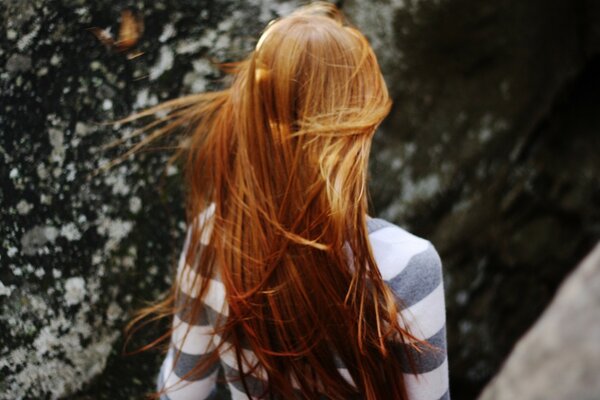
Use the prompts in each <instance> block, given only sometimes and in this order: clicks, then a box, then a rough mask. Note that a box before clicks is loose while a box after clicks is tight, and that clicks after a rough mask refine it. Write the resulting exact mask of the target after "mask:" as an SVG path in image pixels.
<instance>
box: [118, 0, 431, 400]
mask: <svg viewBox="0 0 600 400" xmlns="http://www.w3.org/2000/svg"><path fill="white" fill-rule="evenodd" d="M228 66H229V67H230V68H231V72H232V74H233V80H232V83H231V85H230V87H229V88H227V89H224V90H221V91H215V92H210V93H202V94H195V95H190V96H187V97H183V98H180V99H176V100H172V101H168V102H166V103H163V104H161V105H159V106H157V107H153V108H150V109H148V110H146V111H144V112H141V113H139V114H137V115H134V116H133V117H130V118H127V119H125V121H131V120H133V119H137V118H140V117H145V116H149V115H152V114H155V113H157V112H158V111H165V110H166V111H168V113H167V115H166V116H164V117H162V118H158V119H156V120H154V122H152V123H150V124H148V125H146V127H144V128H142V130H141V131H148V130H149V129H152V130H153V131H152V133H151V134H150V135H149V136H147V137H146V138H145V139H144V140H143V141H142V142H140V143H139V144H138V145H137V146H135V147H134V148H132V150H130V151H136V150H138V149H139V148H140V147H141V146H144V145H146V144H147V143H148V142H150V141H153V140H155V139H157V138H159V137H161V136H163V135H165V134H167V133H172V132H175V131H178V132H183V134H184V140H183V141H182V142H181V144H180V146H179V149H178V151H177V153H176V154H175V157H176V158H179V159H183V161H184V171H185V182H186V185H187V186H186V190H187V208H186V210H187V217H188V222H189V226H190V227H191V229H192V230H191V240H190V243H191V244H190V246H189V249H188V253H187V255H186V260H187V263H188V264H189V265H191V266H192V268H193V269H194V272H196V274H195V276H197V277H200V278H198V279H197V281H195V282H192V284H193V285H195V287H196V288H197V293H198V297H197V298H191V297H190V298H189V299H188V304H179V302H177V306H175V304H176V301H175V300H176V298H177V296H178V293H179V291H180V288H179V286H178V283H177V282H175V284H174V286H173V290H172V291H171V294H170V296H169V298H168V299H167V300H165V301H164V302H161V303H160V304H157V305H156V306H153V307H151V308H149V309H146V310H144V312H143V313H142V314H141V315H140V317H138V318H137V319H136V320H134V321H133V324H134V325H135V324H137V323H138V322H140V320H141V319H143V318H144V317H147V316H148V315H150V314H153V313H156V314H160V315H171V316H172V315H174V314H175V313H177V312H181V310H182V309H185V310H189V312H190V314H191V315H192V316H193V315H194V314H197V313H199V312H200V307H202V299H203V297H204V296H205V294H206V292H207V288H208V282H209V280H208V279H202V277H213V276H215V275H217V274H218V275H219V276H220V278H219V279H220V280H221V281H222V282H223V285H224V287H225V289H226V302H227V304H228V307H229V313H228V317H227V318H226V320H225V321H223V323H222V324H220V325H219V326H217V327H215V333H216V334H218V336H219V338H220V339H221V341H220V342H219V346H227V345H229V344H231V345H233V347H234V349H235V352H236V355H237V360H238V363H240V364H241V363H243V362H244V358H243V352H242V349H241V348H242V345H244V346H246V347H247V348H249V349H251V350H252V351H253V352H254V354H255V355H256V358H257V360H258V361H259V363H260V367H261V368H264V370H265V371H266V375H267V377H268V385H267V386H268V390H269V392H270V393H265V396H268V395H269V394H273V395H276V396H281V397H283V398H292V397H293V396H294V393H295V391H294V385H295V386H296V388H297V389H300V391H301V392H302V393H303V395H304V396H305V397H306V398H310V399H312V398H317V397H319V396H321V395H325V396H326V397H327V398H332V399H348V398H353V397H363V398H366V399H383V398H393V399H402V398H406V388H405V384H404V381H403V374H402V372H401V371H402V370H403V369H405V368H403V367H402V363H406V360H408V361H409V364H411V365H412V362H411V361H410V360H411V357H410V354H411V352H412V351H413V350H415V348H417V347H418V346H419V344H420V341H419V340H417V339H416V338H414V337H413V336H412V335H411V334H410V333H409V332H408V331H407V330H406V329H405V326H406V325H405V324H404V323H403V322H402V318H401V315H400V314H399V301H400V299H397V298H395V297H394V295H393V294H392V293H391V291H390V289H389V288H388V287H387V286H386V285H385V284H384V282H383V280H382V277H381V275H380V273H379V271H378V268H377V266H376V264H375V261H374V258H373V254H372V250H371V247H370V244H369V238H368V231H367V226H366V218H367V207H368V205H367V186H366V181H367V165H368V156H369V150H370V145H371V139H372V136H373V134H374V132H375V130H376V128H377V127H378V126H379V124H380V123H381V121H382V120H383V119H384V117H385V116H386V115H387V114H388V112H389V110H390V107H391V100H390V97H389V95H388V91H387V88H386V85H385V82H384V79H383V77H382V74H381V71H380V68H379V65H378V63H377V59H376V56H375V54H374V52H373V50H372V49H371V47H370V45H369V43H368V41H367V39H366V38H365V37H364V36H363V34H361V32H360V31H358V30H357V29H356V28H354V27H353V26H351V25H350V24H349V23H348V22H347V21H346V20H345V18H344V17H343V15H342V13H341V12H340V11H339V10H338V9H337V8H336V7H335V6H334V5H332V4H328V3H325V2H317V3H313V4H311V5H308V6H304V7H301V8H299V9H298V10H296V11H295V12H294V13H293V14H291V15H289V16H287V17H283V18H280V19H277V20H275V21H273V22H272V23H270V24H269V25H268V26H267V28H266V29H265V30H264V31H263V33H262V35H261V36H260V39H259V41H258V43H257V45H256V48H255V50H254V51H252V52H251V53H250V54H249V56H248V57H247V58H246V59H245V60H243V61H241V62H238V63H234V64H229V65H228ZM141 131H140V132H141ZM209 208H211V209H213V213H212V216H211V218H212V222H211V224H210V225H211V226H212V231H211V232H210V235H209V239H208V244H206V245H201V244H200V242H201V241H200V240H199V239H200V238H201V237H202V236H203V235H204V234H205V233H206V232H205V230H206V229H207V228H206V227H207V225H208V224H199V223H197V222H198V219H197V217H198V215H200V214H202V212H204V211H205V210H207V209H209ZM169 333H170V332H167V333H166V334H165V335H164V336H163V339H164V338H167V337H168V335H169ZM218 352H219V350H216V351H215V352H214V353H213V355H212V357H208V358H205V359H204V362H203V363H201V364H199V365H197V366H196V367H195V369H194V374H196V373H201V372H202V371H204V370H206V369H207V368H208V366H209V364H210V363H211V362H212V361H214V360H215V359H217V358H218V357H219V354H218ZM336 358H339V359H340V360H341V361H342V362H343V364H344V365H345V366H346V367H347V368H348V372H349V374H350V376H351V378H352V380H353V382H354V385H352V384H351V383H349V382H348V381H346V380H345V379H344V378H343V377H342V376H341V375H340V373H339V372H338V370H337V368H336ZM238 367H239V368H238V369H239V370H240V371H246V372H251V370H252V369H251V368H250V369H249V368H247V367H246V368H242V365H238ZM242 379H244V376H242ZM292 382H293V383H292Z"/></svg>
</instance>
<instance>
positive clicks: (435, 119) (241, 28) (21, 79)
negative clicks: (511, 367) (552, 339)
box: [0, 0, 600, 399]
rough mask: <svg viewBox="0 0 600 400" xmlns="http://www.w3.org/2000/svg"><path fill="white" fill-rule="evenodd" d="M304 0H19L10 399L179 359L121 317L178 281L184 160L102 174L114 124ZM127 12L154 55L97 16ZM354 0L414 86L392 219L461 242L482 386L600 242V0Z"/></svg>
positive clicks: (382, 137)
mask: <svg viewBox="0 0 600 400" xmlns="http://www.w3.org/2000/svg"><path fill="white" fill-rule="evenodd" d="M299 3H300V2H299V1H275V0H218V1H217V0H214V1H209V0H204V1H198V0H193V1H192V0H181V1H176V2H167V1H145V0H141V1H135V2H134V1H130V2H110V1H108V0H100V1H90V0H32V1H17V0H6V1H4V2H0V179H1V185H0V203H1V204H2V208H1V211H0V238H1V239H0V240H1V241H2V246H1V247H0V266H1V267H0V282H1V284H0V399H4V398H6V399H18V398H58V397H70V398H78V399H92V398H94V399H95V398H111V399H125V398H140V397H141V396H142V395H143V394H144V393H146V392H147V391H148V390H151V388H152V387H153V381H154V377H155V374H156V371H157V370H158V365H157V363H158V362H159V360H160V354H156V353H146V354H143V355H138V356H132V357H123V356H122V355H121V350H122V345H123V338H122V327H123V324H124V322H125V321H126V320H127V319H128V318H129V316H130V313H131V311H132V310H134V309H136V308H138V307H139V306H140V305H141V304H142V302H143V301H150V300H153V299H156V298H158V297H159V296H160V293H162V292H163V291H164V290H165V289H166V288H167V286H168V277H169V276H170V272H171V267H172V266H173V262H174V260H175V257H176V255H177V252H178V251H179V246H180V245H181V239H182V231H183V228H184V227H183V225H182V222H183V217H184V216H183V210H182V194H181V182H180V175H179V172H178V171H177V170H176V169H168V170H164V168H163V166H164V164H165V162H166V159H167V156H168V154H165V153H164V152H163V153H161V152H151V153H143V154H140V155H138V156H137V157H136V158H135V159H131V160H127V161H126V162H125V163H123V164H122V165H121V166H119V167H117V168H115V169H114V170H112V171H111V172H109V173H107V174H105V175H100V176H97V177H94V178H93V179H86V177H87V176H88V174H89V172H90V171H92V170H93V169H94V168H96V167H97V166H99V165H101V164H102V163H104V162H106V161H107V160H109V159H110V158H111V157H114V156H116V155H118V154H119V151H121V150H124V149H117V151H112V152H106V151H105V152H103V151H101V150H100V146H101V145H102V144H104V143H107V142H109V141H110V140H111V139H114V138H117V137H120V136H121V135H124V134H127V132H129V130H128V129H131V128H124V127H121V128H118V129H112V128H111V127H109V126H107V125H103V124H101V123H102V122H106V121H109V120H112V119H116V118H119V117H122V116H125V115H127V114H129V113H130V112H132V111H134V110H137V109H141V108H143V107H146V106H149V105H153V104H156V103H157V102H159V101H162V100H165V99H169V98H173V97H176V96H179V95H181V94H184V93H190V92H198V91H203V90H210V89H214V88H217V87H219V85H220V82H219V78H220V77H221V75H220V73H219V72H218V71H217V70H216V69H215V68H214V66H213V65H212V64H211V60H218V61H232V60H236V59H239V58H241V57H242V56H243V55H245V54H246V53H247V52H248V51H249V50H250V49H251V48H252V46H253V45H254V40H255V38H256V36H257V34H258V33H259V32H260V30H261V29H262V27H263V26H264V24H265V23H266V22H267V21H268V20H270V19H271V18H273V17H275V16H277V15H281V14H286V13H288V12H289V11H290V10H292V9H293V8H294V7H295V6H296V5H297V4H299ZM128 7H131V8H133V9H135V10H137V12H139V13H140V15H142V16H143V19H144V25H145V31H144V34H143V36H142V38H141V40H140V41H139V43H138V44H137V45H136V47H135V49H136V50H137V51H141V52H143V54H142V55H141V56H139V57H137V58H133V59H129V58H128V57H127V55H126V54H125V53H119V52H116V51H114V49H110V48H107V47H106V46H104V45H102V44H101V43H100V42H99V41H98V40H97V39H96V38H95V37H94V36H93V35H92V34H91V33H90V32H89V31H88V28H90V27H94V26H96V27H100V28H109V29H110V31H111V32H112V33H113V34H114V33H115V32H117V31H118V26H119V17H120V14H121V12H122V10H123V9H125V8H128ZM343 8H344V10H346V11H347V13H348V14H349V16H350V17H351V18H352V20H354V21H355V23H356V24H357V25H358V26H359V27H360V28H361V29H362V30H363V31H364V32H365V33H366V34H367V36H369V38H370V40H371V42H372V43H373V45H374V47H375V48H376V51H377V53H378V56H379V58H380V60H381V64H382V66H383V70H384V74H385V76H386V79H387V81H388V84H389V86H390V88H391V92H392V95H393V98H394V109H393V110H392V113H391V115H390V117H389V118H388V120H387V121H386V122H385V123H384V125H383V126H382V127H381V130H380V132H378V134H377V135H376V136H375V143H374V151H373V160H372V165H371V168H372V181H371V189H372V197H373V205H374V213H375V214H377V215H378V216H381V217H384V218H388V219H390V220H392V221H394V222H397V223H399V224H401V225H403V226H405V227H406V228H407V229H409V230H411V231H414V232H415V233H417V234H420V235H422V236H424V237H427V238H429V239H431V240H432V242H433V243H434V244H435V245H436V247H437V249H438V251H439V252H440V254H441V255H442V259H443V261H444V267H445V269H444V271H445V277H446V288H447V304H448V338H449V352H450V369H451V385H452V393H453V397H454V398H460V399H463V398H464V399H467V398H473V397H475V396H476V394H477V393H478V391H479V390H480V388H481V387H482V385H483V384H484V383H485V382H486V381H487V380H488V379H489V378H490V377H491V376H492V375H493V374H494V372H495V371H496V370H497V368H498V367H499V365H500V364H501V362H502V360H503V359H504V357H505V356H506V355H507V354H508V353H509V351H510V349H511V348H512V346H513V344H514V343H515V341H516V340H517V338H518V337H519V336H520V335H521V334H522V333H523V332H524V331H525V330H526V329H527V328H528V327H529V326H530V325H531V324H532V323H533V321H534V320H535V319H536V318H537V316H538V315H539V314H540V313H541V312H542V310H543V309H544V307H545V305H546V304H547V303H548V301H550V299H551V298H552V295H553V293H554V290H555V288H556V287H557V285H558V284H559V282H560V281H561V279H562V278H563V277H564V276H565V274H567V273H568V272H569V271H570V270H571V268H572V266H573V265H574V263H575V262H576V260H578V259H580V258H581V257H582V256H583V254H585V253H586V252H587V251H588V250H589V249H590V247H591V246H592V244H593V243H595V242H596V241H597V240H598V238H599V237H600V210H599V208H598V206H597V205H598V204H600V173H599V172H600V152H598V151H597V149H598V148H600V135H599V134H598V133H599V131H600V114H599V113H598V106H597V105H598V104H600V59H599V54H600V28H598V27H599V26H600V24H598V22H599V21H600V5H599V3H598V2H597V1H594V0H577V1H571V0H557V1H554V2H545V1H542V0H534V1H527V2H524V1H519V0H509V1H499V0H493V1H486V2H480V1H475V0H453V1H429V0H425V1H423V0H421V1H415V0H405V1H400V0H373V1H362V0H346V1H344V2H343ZM150 217H151V218H150ZM158 331H159V329H158V327H150V328H148V329H147V330H146V331H145V332H144V335H142V337H141V338H139V339H137V341H136V342H135V343H134V345H136V344H137V345H139V344H140V343H143V342H144V341H145V340H147V339H149V338H151V337H155V335H156V333H157V332H158ZM134 347H135V346H134Z"/></svg>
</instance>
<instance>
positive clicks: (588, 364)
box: [480, 244, 600, 400]
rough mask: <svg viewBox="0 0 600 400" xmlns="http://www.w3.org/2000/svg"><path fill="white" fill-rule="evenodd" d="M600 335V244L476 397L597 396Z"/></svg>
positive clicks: (484, 399) (599, 392)
mask: <svg viewBox="0 0 600 400" xmlns="http://www.w3.org/2000/svg"><path fill="white" fill-rule="evenodd" d="M599 337H600V244H599V245H597V246H596V248H595V249H594V251H592V253H591V254H589V255H588V256H587V257H586V258H585V260H584V261H583V262H582V263H581V265H579V266H578V267H577V269H576V270H575V271H574V272H573V273H572V274H571V275H570V276H569V277H568V279H567V280H566V281H565V283H564V284H562V285H561V286H560V289H559V291H558V293H557V295H556V298H554V300H553V301H552V303H551V304H550V306H549V307H548V309H546V311H544V313H543V314H542V316H541V318H540V319H539V320H538V321H537V322H536V323H535V325H534V326H533V328H532V329H530V330H529V331H528V332H527V334H526V335H525V336H524V337H523V338H521V339H520V340H519V341H518V342H517V345H516V346H515V348H514V350H513V352H512V353H511V355H510V357H509V358H508V360H507V361H506V362H505V364H504V366H503V367H502V370H501V371H500V373H499V374H498V375H497V376H496V377H495V378H494V380H493V381H492V382H491V383H490V385H488V387H486V389H485V391H484V392H483V395H482V396H481V397H480V400H503V399H506V400H510V399H531V400H538V399H539V400H542V399H597V398H600V381H598V379H597V377H598V371H600V346H598V338H599ZM552 382H554V384H552ZM556 383H560V384H556Z"/></svg>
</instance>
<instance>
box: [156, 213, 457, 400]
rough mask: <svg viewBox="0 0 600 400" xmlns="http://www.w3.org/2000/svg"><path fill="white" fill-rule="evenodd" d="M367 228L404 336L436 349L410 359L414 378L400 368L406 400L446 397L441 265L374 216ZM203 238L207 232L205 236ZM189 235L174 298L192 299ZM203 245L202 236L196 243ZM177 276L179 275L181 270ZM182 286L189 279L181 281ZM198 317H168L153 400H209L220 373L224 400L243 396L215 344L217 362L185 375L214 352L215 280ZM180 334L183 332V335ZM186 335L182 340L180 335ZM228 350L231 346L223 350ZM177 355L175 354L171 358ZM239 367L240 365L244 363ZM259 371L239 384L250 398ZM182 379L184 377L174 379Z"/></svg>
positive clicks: (418, 242)
mask: <svg viewBox="0 0 600 400" xmlns="http://www.w3.org/2000/svg"><path fill="white" fill-rule="evenodd" d="M367 227H368V230H369V240H370V243H371V246H372V249H373V255H374V257H375V261H376V263H377V267H378V268H379V270H380V272H381V275H382V277H383V279H384V281H385V283H386V284H387V285H388V286H389V287H390V288H391V290H392V291H393V293H394V294H395V295H396V296H398V298H400V299H401V300H402V303H403V304H402V307H404V308H403V309H401V311H400V312H401V313H402V316H403V320H404V322H405V323H406V324H407V325H408V328H409V329H410V331H411V333H412V334H413V335H414V336H416V337H417V338H419V339H426V340H427V341H428V342H429V343H431V344H432V345H433V346H435V347H437V348H438V349H439V350H440V351H437V352H431V351H426V352H424V353H423V354H420V355H418V356H417V357H416V358H415V359H416V360H417V371H416V372H417V374H414V373H413V371H412V370H411V369H410V368H409V367H408V365H406V366H405V368H404V371H402V373H403V375H404V382H405V384H406V387H407V391H408V394H409V398H410V399H412V400H440V399H443V400H445V399H450V394H449V386H448V359H447V355H446V313H445V302H444V286H443V281H442V264H441V261H440V258H439V256H438V253H437V251H436V250H435V248H434V247H433V245H432V244H431V243H430V242H429V241H427V240H424V239H421V238H419V237H417V236H415V235H413V234H411V233H409V232H407V231H405V230H403V229H402V228H400V227H398V226H396V225H394V224H392V223H390V222H387V221H385V220H383V219H379V218H368V219H367ZM207 233H210V232H207ZM189 240H190V230H188V235H187V238H186V241H185V244H184V247H183V251H182V252H181V255H180V258H179V266H178V277H180V281H179V283H180V287H181V292H182V293H183V294H182V296H191V297H195V296H197V294H198V293H197V288H195V287H191V285H190V284H189V282H193V281H194V279H193V274H194V272H193V271H191V269H190V268H189V265H186V263H185V259H186V257H185V256H186V253H187V249H188V246H189ZM201 241H202V242H204V243H206V242H207V237H206V236H204V237H203V238H201ZM182 272H183V273H182ZM188 281H189V282H188ZM202 314H203V315H201V316H199V318H196V319H195V320H194V321H193V325H190V323H191V321H186V320H185V319H186V316H185V315H186V314H185V313H180V314H178V315H175V317H174V321H173V333H172V336H171V346H170V348H169V351H168V352H167V355H166V358H165V360H164V361H163V364H162V367H161V369H160V373H159V377H158V382H157V384H158V386H157V388H158V390H161V389H163V388H166V391H165V392H166V393H165V394H163V395H162V397H161V400H192V399H193V400H197V399H207V398H216V382H217V376H218V375H219V374H223V375H224V376H225V379H226V381H227V386H228V388H229V391H230V393H231V398H232V399H233V400H236V399H248V395H247V394H246V393H245V390H244V387H243V385H242V382H241V380H239V373H238V370H237V367H238V365H237V361H236V357H235V350H234V349H233V348H228V346H224V347H222V350H221V353H220V360H218V361H217V362H215V364H214V365H213V366H211V367H210V368H209V369H208V371H207V372H206V373H205V374H204V375H203V376H189V375H190V374H189V372H190V371H191V370H192V368H193V367H194V366H195V365H196V364H197V363H198V362H199V361H201V360H202V358H203V357H206V355H207V354H210V353H211V352H212V351H213V350H214V349H215V347H216V346H215V343H219V340H220V338H219V337H218V335H215V336H214V337H213V335H212V332H213V331H212V329H213V326H214V324H215V323H217V322H216V321H217V318H218V317H219V315H222V316H226V315H227V304H226V302H225V289H224V286H223V284H222V283H221V282H220V281H219V280H218V279H211V281H210V282H209V286H208V289H207V292H206V295H205V297H204V309H203V311H202ZM188 329H190V330H189V332H188ZM186 333H187V335H186ZM229 347H231V346H229ZM178 352H179V355H178V356H177V353H178ZM243 352H244V356H245V357H246V360H248V362H249V364H250V365H254V363H255V361H256V357H255V356H254V354H253V353H252V351H251V350H249V349H244V350H243ZM244 369H245V366H244ZM262 372H264V370H262V371H261V369H260V368H259V369H257V371H255V373H254V374H253V376H251V377H250V378H247V379H246V383H247V385H248V389H249V391H250V392H251V393H249V395H250V398H255V396H258V395H260V393H262V392H263V390H264V382H265V381H266V378H265V375H264V374H262ZM339 372H340V374H341V375H342V376H343V377H345V378H346V379H347V380H348V381H349V382H352V378H351V377H350V374H349V373H348V371H347V370H346V369H345V368H344V366H343V365H340V367H339ZM182 377H185V378H186V379H182Z"/></svg>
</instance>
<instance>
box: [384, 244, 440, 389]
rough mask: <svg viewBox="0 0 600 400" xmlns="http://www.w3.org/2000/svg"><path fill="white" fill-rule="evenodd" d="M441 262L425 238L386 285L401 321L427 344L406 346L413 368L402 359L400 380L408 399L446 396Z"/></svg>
mask: <svg viewBox="0 0 600 400" xmlns="http://www.w3.org/2000/svg"><path fill="white" fill-rule="evenodd" d="M442 278H443V277H442V262H441V260H440V257H439V255H438V253H437V251H436V250H435V248H434V247H433V245H432V244H431V243H429V242H427V243H426V245H425V246H424V248H423V249H422V250H421V251H419V252H417V253H415V254H413V255H412V257H410V258H409V259H408V260H407V264H406V266H405V267H404V268H403V269H402V270H401V272H400V273H399V274H398V275H396V276H395V277H394V278H393V279H391V281H390V282H389V283H390V286H391V287H392V290H393V291H394V294H395V295H397V296H398V297H399V299H400V302H399V304H400V306H401V314H402V317H403V322H404V323H405V324H406V326H407V327H408V328H409V330H410V332H411V334H412V335H414V336H415V337H416V338H417V339H421V340H426V341H427V343H429V344H430V345H431V347H430V348H428V347H423V346H420V347H421V348H422V350H423V351H421V352H418V351H416V350H414V349H413V348H409V352H410V354H411V355H412V359H413V360H414V363H415V369H414V370H413V369H412V368H410V366H409V365H410V364H409V362H408V359H405V360H404V361H405V362H404V363H403V365H404V370H403V374H404V382H405V384H406V387H407V391H408V395H409V398H410V399H411V400H440V399H441V400H449V399H450V392H449V379H448V356H447V346H446V306H445V299H444V283H443V279H442Z"/></svg>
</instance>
